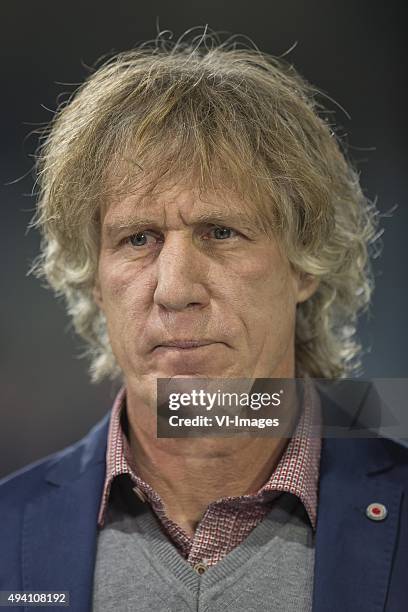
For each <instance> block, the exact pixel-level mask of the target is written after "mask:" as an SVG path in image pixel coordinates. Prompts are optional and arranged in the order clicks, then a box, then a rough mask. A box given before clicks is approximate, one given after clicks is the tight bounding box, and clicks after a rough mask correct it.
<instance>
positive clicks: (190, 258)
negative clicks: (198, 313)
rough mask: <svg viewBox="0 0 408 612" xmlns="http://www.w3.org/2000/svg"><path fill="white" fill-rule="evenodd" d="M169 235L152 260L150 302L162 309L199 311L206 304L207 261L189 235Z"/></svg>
mask: <svg viewBox="0 0 408 612" xmlns="http://www.w3.org/2000/svg"><path fill="white" fill-rule="evenodd" d="M178 234H179V232H174V234H173V235H171V232H169V233H168V235H167V236H166V239H165V242H164V244H163V246H162V248H161V250H160V254H159V255H158V257H157V259H156V265H157V268H156V269H157V285H156V289H155V292H154V303H155V304H158V305H159V306H162V307H163V308H165V309H166V310H175V311H181V310H184V309H187V308H189V309H190V308H197V309H200V308H203V307H205V306H206V305H207V304H208V303H209V294H208V289H207V283H206V279H207V278H208V262H206V261H205V256H204V254H203V253H200V251H199V248H198V247H197V246H196V245H195V244H194V243H193V241H192V238H191V236H189V235H178Z"/></svg>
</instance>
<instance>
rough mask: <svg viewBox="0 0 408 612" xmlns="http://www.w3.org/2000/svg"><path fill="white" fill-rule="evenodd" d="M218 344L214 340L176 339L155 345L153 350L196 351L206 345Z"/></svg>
mask: <svg viewBox="0 0 408 612" xmlns="http://www.w3.org/2000/svg"><path fill="white" fill-rule="evenodd" d="M212 344H216V343H215V342H213V341H212V340H175V341H171V342H164V343H163V344H158V345H157V346H155V347H154V349H153V351H158V350H169V351H194V350H197V349H200V348H203V347H205V346H210V345H212Z"/></svg>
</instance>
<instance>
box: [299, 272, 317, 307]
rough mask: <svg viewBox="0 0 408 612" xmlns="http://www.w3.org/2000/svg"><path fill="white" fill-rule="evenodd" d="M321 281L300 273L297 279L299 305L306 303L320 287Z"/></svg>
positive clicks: (310, 275)
mask: <svg viewBox="0 0 408 612" xmlns="http://www.w3.org/2000/svg"><path fill="white" fill-rule="evenodd" d="M319 283H320V281H319V279H318V278H317V277H316V276H313V275H312V274H307V273H306V272H299V273H298V277H297V298H296V301H297V303H300V302H306V300H308V299H309V298H310V297H311V296H312V295H313V294H314V292H315V291H316V289H317V287H318V286H319Z"/></svg>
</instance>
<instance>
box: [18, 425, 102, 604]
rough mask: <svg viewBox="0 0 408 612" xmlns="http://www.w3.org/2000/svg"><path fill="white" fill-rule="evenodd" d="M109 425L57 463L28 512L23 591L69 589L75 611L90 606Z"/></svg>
mask: <svg viewBox="0 0 408 612" xmlns="http://www.w3.org/2000/svg"><path fill="white" fill-rule="evenodd" d="M108 416H109V415H108ZM107 426H108V418H107V417H105V419H104V420H103V421H102V422H101V424H100V425H98V426H97V428H96V429H95V430H93V431H92V432H91V433H90V434H89V435H88V436H87V438H85V440H84V442H83V443H82V444H81V446H80V447H79V449H77V450H76V451H75V452H71V453H69V454H68V456H63V457H62V458H60V459H59V460H58V461H57V462H56V463H55V465H54V466H53V467H52V469H51V470H50V471H49V473H48V475H47V491H46V493H42V494H41V495H39V496H38V497H37V498H35V499H34V500H32V501H30V502H29V503H28V504H27V506H26V509H25V514H24V524H23V537H22V563H23V572H22V573H23V589H24V590H26V591H30V590H31V591H39V590H44V591H58V592H61V591H69V596H70V607H71V609H72V610H75V611H76V612H88V611H89V610H90V607H91V596H92V582H93V571H94V563H95V554H96V536H97V516H98V510H99V504H100V499H101V495H102V490H103V483H104V477H105V449H106V436H107ZM27 610H28V608H27Z"/></svg>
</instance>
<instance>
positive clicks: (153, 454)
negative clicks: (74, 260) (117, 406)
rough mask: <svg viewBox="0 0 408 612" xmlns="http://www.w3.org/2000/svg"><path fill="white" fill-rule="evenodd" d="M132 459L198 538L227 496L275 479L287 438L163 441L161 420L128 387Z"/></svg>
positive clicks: (169, 512) (185, 527)
mask: <svg viewBox="0 0 408 612" xmlns="http://www.w3.org/2000/svg"><path fill="white" fill-rule="evenodd" d="M127 414H128V420H129V425H130V428H129V437H130V449H131V459H132V462H133V464H134V466H135V472H136V473H137V474H138V475H139V476H140V477H141V478H142V479H143V480H144V481H145V482H147V483H148V484H149V485H150V486H151V487H152V488H153V489H154V490H155V491H156V492H157V493H158V494H159V496H160V498H161V499H162V501H163V503H164V506H165V509H166V514H167V516H168V517H169V518H170V519H171V520H173V521H174V522H175V523H177V524H178V525H179V526H180V527H182V528H183V530H184V531H185V532H186V533H187V535H189V536H190V537H192V536H193V535H194V532H195V529H196V527H197V525H198V523H199V522H200V520H201V519H202V517H203V515H204V513H205V511H206V509H207V507H208V505H209V504H211V503H212V502H214V501H217V500H219V499H221V498H223V497H237V496H241V495H246V494H250V493H256V492H257V491H258V490H259V489H260V488H261V487H262V485H264V484H265V483H266V482H267V480H268V479H269V477H270V475H271V473H272V472H273V470H274V469H275V467H276V465H277V464H278V462H279V459H280V458H281V456H282V454H283V452H284V450H285V448H286V446H287V443H288V440H289V436H290V431H292V429H293V423H294V420H293V419H294V418H295V417H296V412H294V416H293V419H292V421H291V423H290V425H289V427H288V428H287V430H286V431H285V432H283V433H284V435H285V437H279V438H278V437H260V438H255V437H241V436H236V437H230V438H224V437H212V438H211V437H203V438H196V437H190V438H157V437H156V431H157V429H156V428H157V419H156V415H153V414H152V410H151V408H148V407H147V406H145V405H144V404H143V403H142V402H141V400H140V398H138V397H137V395H136V394H134V393H132V389H131V388H129V387H127Z"/></svg>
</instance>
